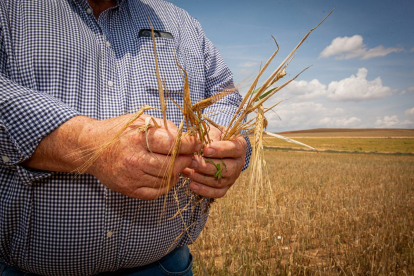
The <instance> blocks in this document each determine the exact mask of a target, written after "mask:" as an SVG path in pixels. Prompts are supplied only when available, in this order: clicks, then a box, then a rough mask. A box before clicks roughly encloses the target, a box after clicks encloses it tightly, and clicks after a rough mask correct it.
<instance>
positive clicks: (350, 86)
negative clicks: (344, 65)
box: [327, 68, 397, 102]
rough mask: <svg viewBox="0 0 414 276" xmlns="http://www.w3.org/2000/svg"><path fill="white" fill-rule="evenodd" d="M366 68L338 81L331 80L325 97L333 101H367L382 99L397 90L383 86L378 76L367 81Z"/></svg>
mask: <svg viewBox="0 0 414 276" xmlns="http://www.w3.org/2000/svg"><path fill="white" fill-rule="evenodd" d="M367 74H368V70H367V69H365V68H360V69H358V73H357V75H356V76H355V75H351V76H350V77H349V78H346V79H342V80H340V81H333V82H331V83H330V84H329V86H328V91H327V97H328V98H329V99H331V100H334V101H354V102H360V101H368V100H376V99H382V98H385V97H386V96H389V95H392V94H393V93H395V92H396V91H397V90H393V89H391V88H390V87H387V86H383V85H382V80H381V78H380V77H377V78H376V79H374V80H372V81H369V80H367V79H366V77H367Z"/></svg>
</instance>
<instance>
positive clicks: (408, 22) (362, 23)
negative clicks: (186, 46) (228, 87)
mask: <svg viewBox="0 0 414 276" xmlns="http://www.w3.org/2000/svg"><path fill="white" fill-rule="evenodd" d="M170 2H172V3H174V4H175V5H177V6H179V7H181V8H183V9H185V10H186V11H188V12H189V13H190V15H192V16H193V17H195V18H197V19H198V20H199V21H200V23H201V25H202V26H203V29H204V31H205V33H206V34H207V36H208V37H209V39H210V40H211V41H212V42H213V43H214V44H215V45H216V47H217V48H218V49H219V51H220V52H221V54H222V56H223V58H224V59H225V61H226V63H227V64H228V65H229V67H230V69H231V70H232V71H233V74H234V78H235V82H236V84H238V85H239V87H240V91H241V92H242V93H243V91H245V89H246V86H248V85H249V84H250V83H251V81H252V80H251V78H252V77H254V76H255V75H256V73H257V72H258V70H259V68H260V64H261V63H264V62H266V60H267V59H268V57H270V55H271V54H272V53H273V51H274V50H275V45H274V43H273V40H272V38H271V35H273V36H275V37H276V39H277V41H278V43H279V45H280V51H279V53H278V55H277V56H276V58H275V60H274V61H273V63H272V64H273V65H272V68H276V67H277V65H278V64H279V62H281V61H282V60H283V59H284V58H285V57H286V55H287V54H289V52H290V51H291V50H292V49H293V47H294V46H295V45H296V44H297V43H298V42H299V41H300V40H301V39H302V37H303V36H304V35H305V34H306V33H307V32H308V31H309V30H310V29H311V28H313V27H314V26H316V25H317V24H318V23H319V22H320V21H321V20H322V19H323V18H324V17H325V16H326V15H327V14H328V13H329V11H331V10H332V9H333V8H336V9H335V11H334V12H333V14H332V15H331V16H330V17H329V18H328V19H327V20H326V21H325V22H324V23H323V24H322V25H321V26H320V27H319V28H318V29H317V30H315V31H314V32H313V33H312V34H311V35H310V37H309V38H308V39H307V41H306V42H305V43H304V44H303V45H302V46H301V48H300V49H299V52H298V54H297V55H296V57H295V59H294V60H293V62H292V63H291V64H290V65H289V67H288V70H287V73H288V75H287V76H286V77H285V79H284V80H285V81H286V80H288V78H289V77H293V76H295V75H296V74H297V73H299V72H300V71H301V70H302V69H304V68H305V67H308V66H309V65H312V67H311V68H310V69H309V70H307V71H306V72H304V73H303V74H302V75H301V76H300V77H299V78H298V79H297V80H296V81H294V82H292V83H291V84H289V86H287V87H286V88H284V89H283V90H281V91H280V92H279V93H278V94H276V95H275V97H274V99H272V102H277V101H279V100H283V99H289V100H286V101H283V102H282V103H281V104H280V105H279V106H277V107H276V108H275V109H274V111H275V113H271V112H269V113H268V114H269V115H268V116H267V119H268V121H269V127H268V130H269V131H275V132H279V131H285V130H299V129H311V128H332V127H335V128H414V16H413V15H414V1H413V0H394V1H385V0H376V1H372V0H358V1H356V0H347V1H335V0H318V1H310V0H308V1H279V0H255V1H247V0H237V1H236V0H221V1H218V0H210V1H206V0H172V1H170ZM272 68H270V69H272ZM269 74H270V71H269ZM249 78H250V80H248V79H249ZM282 80H283V79H282ZM280 84H281V83H280ZM270 104H271V102H269V105H270ZM279 117H280V118H279Z"/></svg>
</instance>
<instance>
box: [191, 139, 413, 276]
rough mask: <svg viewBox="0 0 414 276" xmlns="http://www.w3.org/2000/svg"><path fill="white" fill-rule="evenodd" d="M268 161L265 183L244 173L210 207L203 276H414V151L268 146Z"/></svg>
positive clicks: (202, 244) (201, 242) (201, 243)
mask: <svg viewBox="0 0 414 276" xmlns="http://www.w3.org/2000/svg"><path fill="white" fill-rule="evenodd" d="M299 140H301V139H299ZM301 141H302V140H301ZM367 141H368V140H367ZM265 160H266V176H267V182H265V183H264V184H263V187H260V186H258V187H249V186H248V172H245V173H244V174H243V175H242V177H241V178H240V179H239V181H238V183H237V184H236V185H235V186H234V187H233V188H232V189H230V190H229V192H228V194H227V195H226V197H225V198H223V199H219V200H217V201H216V202H215V203H214V204H213V205H212V210H211V216H210V219H209V221H208V223H207V226H206V229H205V230H204V231H203V232H202V234H201V236H200V238H199V239H198V240H197V241H196V245H193V246H192V252H193V255H194V257H195V267H194V272H195V275H203V272H202V266H204V267H205V269H206V270H207V271H208V273H209V275H414V219H413V218H414V156H413V155H398V154H396V155H382V154H349V153H327V152H321V153H314V152H306V151H303V152H300V151H280V150H266V151H265ZM197 248H198V251H199V253H197ZM201 264H203V265H201Z"/></svg>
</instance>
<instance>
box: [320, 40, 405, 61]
mask: <svg viewBox="0 0 414 276" xmlns="http://www.w3.org/2000/svg"><path fill="white" fill-rule="evenodd" d="M403 50H404V49H403V48H398V47H391V48H385V47H384V46H382V45H380V46H377V47H375V48H372V49H368V48H367V47H366V46H365V45H364V44H363V38H362V36H360V35H354V36H352V37H347V36H344V37H337V38H335V39H333V40H332V42H331V45H329V46H327V47H326V48H325V49H324V50H323V51H322V52H321V53H320V55H319V57H323V58H326V57H330V56H336V59H351V58H357V57H359V58H360V59H370V58H374V57H384V56H386V55H388V54H390V53H394V52H396V53H398V52H401V51H403Z"/></svg>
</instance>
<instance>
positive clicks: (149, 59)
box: [138, 37, 184, 94]
mask: <svg viewBox="0 0 414 276" xmlns="http://www.w3.org/2000/svg"><path fill="white" fill-rule="evenodd" d="M138 45H139V49H140V50H139V54H140V56H141V57H140V63H141V64H140V66H139V71H140V76H141V79H142V81H143V86H144V89H145V90H146V92H148V93H157V94H158V82H157V75H156V67H155V57H154V47H153V41H152V38H151V37H140V38H138ZM155 45H156V48H157V59H158V68H159V72H160V77H161V81H162V83H163V87H164V90H165V89H166V90H167V91H168V93H171V94H182V93H183V88H184V80H183V77H182V74H181V69H179V67H178V66H177V63H176V61H175V45H174V40H173V39H169V38H164V37H156V38H155Z"/></svg>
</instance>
